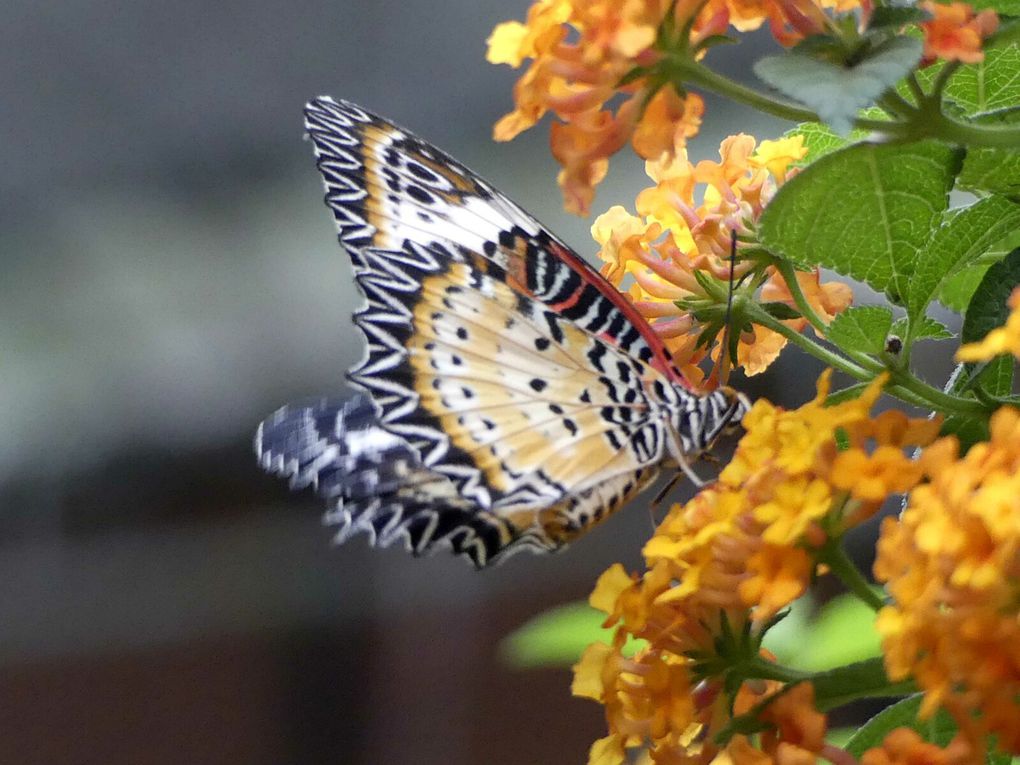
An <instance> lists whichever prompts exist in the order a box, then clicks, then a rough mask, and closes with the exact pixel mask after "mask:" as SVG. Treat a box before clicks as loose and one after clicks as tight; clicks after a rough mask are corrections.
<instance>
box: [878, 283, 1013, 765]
mask: <svg viewBox="0 0 1020 765" xmlns="http://www.w3.org/2000/svg"><path fill="white" fill-rule="evenodd" d="M1008 304H1009V307H1010V308H1011V309H1012V311H1011V313H1010V315H1009V316H1008V318H1007V320H1006V323H1005V324H1004V325H1003V326H1002V327H999V328H997V329H993V330H992V331H991V332H989V333H988V334H987V335H986V336H985V337H984V338H983V339H982V340H980V341H979V342H976V343H971V344H968V345H964V346H962V347H961V348H960V350H959V351H958V353H957V358H958V360H960V361H971V362H977V361H988V360H991V359H992V358H994V357H995V356H997V355H1000V354H1004V353H1009V354H1012V355H1013V356H1014V357H1016V358H1018V359H1020V288H1018V289H1016V290H1014V291H1013V293H1012V295H1011V296H1010V298H1009V301H1008ZM989 431H990V433H989V439H988V440H987V441H985V442H981V443H978V444H976V445H974V446H973V447H971V449H970V450H969V451H968V452H967V453H966V454H964V455H962V456H961V455H960V447H959V443H958V442H957V439H956V438H955V437H952V436H949V437H946V438H942V439H939V440H938V441H936V442H935V443H934V444H932V445H931V446H930V447H928V448H927V449H926V450H925V451H924V454H923V456H922V457H921V459H920V461H919V465H920V467H921V469H922V470H923V471H924V473H925V476H926V481H925V482H924V483H923V484H922V485H921V486H918V487H917V488H916V489H915V490H914V491H913V492H912V493H911V494H910V499H909V503H908V505H907V507H906V509H905V510H904V512H903V515H902V516H901V517H900V518H898V519H891V518H887V519H886V520H885V521H884V523H883V526H882V533H881V537H880V539H879V543H878V557H877V559H876V561H875V576H876V578H877V579H878V580H879V581H881V582H884V583H885V584H886V587H887V589H888V591H889V594H890V596H891V598H892V602H891V604H890V605H889V606H887V607H886V608H884V609H883V610H882V611H881V612H880V613H879V616H878V623H877V626H878V630H879V632H880V633H881V634H882V636H883V648H884V652H885V659H886V669H887V672H888V674H889V676H890V677H891V678H892V679H901V678H905V677H908V676H909V677H913V678H915V680H916V681H917V683H918V685H919V686H920V687H921V688H922V689H923V690H924V692H925V701H924V705H923V707H922V710H921V711H922V715H923V716H927V715H931V714H932V713H933V712H934V711H935V709H937V708H939V707H942V708H945V709H946V710H948V711H949V712H950V713H951V714H952V715H953V717H954V718H955V720H956V723H957V725H958V726H959V728H960V732H961V736H962V738H963V740H964V741H965V742H966V743H967V744H968V746H969V747H970V748H971V750H972V751H975V752H978V753H981V752H983V751H984V742H985V740H986V737H987V735H988V734H989V733H994V734H995V736H996V737H997V743H998V746H999V748H1001V749H1003V750H1004V751H1008V752H1012V753H1014V754H1016V753H1020V410H1017V409H1015V408H1014V407H1011V406H1004V407H1002V408H1000V409H999V410H998V411H997V412H995V414H993V415H992V418H991V420H990V422H989Z"/></svg>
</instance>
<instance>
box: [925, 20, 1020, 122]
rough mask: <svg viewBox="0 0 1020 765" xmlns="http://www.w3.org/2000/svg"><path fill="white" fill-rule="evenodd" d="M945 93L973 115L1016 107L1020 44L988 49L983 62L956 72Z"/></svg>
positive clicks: (1018, 93) (968, 114) (1019, 93)
mask: <svg viewBox="0 0 1020 765" xmlns="http://www.w3.org/2000/svg"><path fill="white" fill-rule="evenodd" d="M972 5H973V3H972ZM975 7H977V6H975ZM943 95H944V97H945V98H946V99H947V100H949V101H952V102H953V103H954V104H956V105H957V106H958V107H959V108H960V109H961V110H962V113H963V114H965V115H967V116H970V117H973V116H976V115H981V114H988V113H989V112H994V111H996V110H999V109H1006V108H1009V107H1011V106H1016V104H1017V102H1018V101H1020V46H1017V45H1002V46H993V47H992V48H990V49H988V50H986V51H985V60H984V61H982V62H981V63H978V64H966V65H965V66H961V67H960V68H959V69H958V70H957V71H956V73H955V74H954V75H953V76H952V77H951V78H950V79H949V82H948V83H947V84H946V88H945V90H944V91H943Z"/></svg>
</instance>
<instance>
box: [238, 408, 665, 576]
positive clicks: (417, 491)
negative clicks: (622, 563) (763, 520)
mask: <svg viewBox="0 0 1020 765" xmlns="http://www.w3.org/2000/svg"><path fill="white" fill-rule="evenodd" d="M255 451H256V454H257V455H258V458H259V463H260V464H261V465H262V467H263V468H264V469H265V470H267V471H268V472H271V473H274V474H276V475H279V476H281V477H285V478H289V479H290V484H291V487H292V488H295V489H300V488H305V487H309V486H311V487H313V488H314V489H315V490H316V493H318V494H319V495H321V496H323V497H325V498H326V500H327V501H328V503H329V509H328V510H327V512H326V516H325V520H326V522H327V523H328V524H330V525H331V526H333V527H335V528H336V536H335V539H336V541H337V542H338V543H340V542H343V541H345V540H346V539H348V538H349V537H350V536H352V535H353V534H356V533H364V534H367V535H368V537H369V540H370V541H371V542H372V543H373V544H376V545H379V546H381V547H387V546H389V545H391V544H393V543H395V542H401V543H403V544H404V546H405V547H406V548H407V549H408V550H409V551H410V552H412V553H414V554H416V555H420V554H423V553H427V552H431V551H432V550H433V549H436V548H437V547H442V546H446V547H449V548H450V549H451V550H453V551H454V552H455V553H458V554H462V555H465V556H466V557H468V558H469V559H471V560H472V561H473V562H474V564H475V565H476V566H479V567H482V566H485V565H487V564H490V563H492V562H494V561H496V560H498V559H499V558H501V557H502V556H505V555H506V554H507V553H509V552H513V551H516V550H520V549H528V548H530V549H535V550H546V551H548V550H554V549H556V548H558V547H560V546H562V545H563V544H564V543H566V542H567V541H569V540H570V539H571V538H573V537H574V536H576V535H577V534H578V533H580V532H581V531H583V530H584V529H585V528H587V527H588V526H589V525H591V524H592V523H594V522H597V521H598V520H600V519H601V518H602V517H604V516H605V515H608V514H609V513H611V512H613V511H614V510H616V509H617V508H618V507H619V506H620V505H621V504H623V502H625V501H626V500H627V499H628V498H629V497H630V496H632V495H633V494H634V493H635V492H636V491H639V490H640V489H641V488H642V487H643V486H644V485H646V484H647V483H648V481H649V480H651V479H652V478H653V477H654V471H643V472H642V473H640V474H637V475H634V476H621V477H618V478H616V479H613V480H611V481H608V482H606V483H605V484H602V485H600V486H598V487H595V488H593V489H592V490H589V491H587V492H583V493H581V494H580V495H578V496H575V497H570V498H568V499H565V500H563V501H562V502H560V503H558V504H557V505H554V506H550V507H547V508H544V509H543V510H541V511H532V512H524V511H522V512H518V513H517V514H516V515H514V516H512V517H502V516H500V515H499V514H496V513H493V512H489V511H486V510H483V509H482V508H480V507H478V506H477V504H475V503H473V502H471V501H470V500H467V499H465V498H463V497H461V496H460V494H459V493H458V492H457V490H456V488H455V487H454V485H453V483H452V481H451V480H450V479H449V478H447V477H446V476H444V475H441V474H439V473H436V472H434V471H432V470H429V469H428V468H426V467H424V466H423V465H422V464H421V461H420V459H419V457H418V453H417V451H416V450H415V449H413V448H411V447H410V446H409V445H408V444H407V443H406V442H405V441H404V440H403V439H401V438H399V437H398V436H395V435H393V434H392V433H390V432H389V431H387V430H386V429H385V428H383V427H381V426H380V424H379V420H378V413H377V410H376V407H375V406H374V405H373V404H372V401H371V399H370V398H369V397H368V396H365V395H357V396H355V397H353V398H351V399H349V400H347V401H339V400H335V399H320V400H317V401H311V402H308V403H301V404H293V405H290V406H286V407H283V408H282V409H280V410H278V411H277V412H274V413H273V414H272V415H270V416H269V417H267V418H266V419H265V421H264V422H263V423H262V424H261V425H260V426H259V428H258V432H257V434H256V437H255Z"/></svg>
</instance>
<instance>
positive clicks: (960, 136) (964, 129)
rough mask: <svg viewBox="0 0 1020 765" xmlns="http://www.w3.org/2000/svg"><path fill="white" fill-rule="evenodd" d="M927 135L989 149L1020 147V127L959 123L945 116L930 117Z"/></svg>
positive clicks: (934, 115)
mask: <svg viewBox="0 0 1020 765" xmlns="http://www.w3.org/2000/svg"><path fill="white" fill-rule="evenodd" d="M930 116H931V117H933V118H934V119H933V120H932V121H931V122H930V123H929V125H928V128H927V130H926V133H927V134H928V135H930V136H932V137H933V138H941V139H942V140H944V141H949V142H952V143H958V144H962V145H964V146H984V147H988V148H1001V149H1012V148H1016V147H1017V146H1020V125H978V124H974V123H968V122H959V121H958V120H955V119H953V118H952V117H949V116H947V115H945V114H933V115H930Z"/></svg>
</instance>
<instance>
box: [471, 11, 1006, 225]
mask: <svg viewBox="0 0 1020 765" xmlns="http://www.w3.org/2000/svg"><path fill="white" fill-rule="evenodd" d="M872 7H873V5H872V2H871V0H538V2H536V3H534V4H533V5H532V6H531V8H530V10H529V11H528V16H527V21H526V22H525V23H521V22H518V21H508V22H504V23H501V24H499V25H498V26H496V28H495V29H494V30H493V32H492V35H491V36H490V37H489V40H488V53H487V59H488V60H489V61H490V62H491V63H494V64H508V65H510V66H512V67H514V68H520V67H522V66H524V64H525V62H526V61H527V62H529V63H528V64H527V68H526V69H525V71H524V73H523V74H522V75H521V77H520V79H519V80H518V81H517V83H516V85H515V86H514V94H513V95H514V105H515V108H514V110H513V111H512V112H510V113H509V114H507V115H506V116H504V117H503V118H502V119H500V120H499V122H497V123H496V125H495V128H494V130H493V136H494V137H495V139H496V140H497V141H509V140H511V139H513V138H514V137H515V136H517V135H518V134H520V133H521V132H522V131H524V130H527V129H528V128H530V127H532V126H534V125H535V124H536V123H537V122H538V121H539V120H541V119H542V117H543V116H544V115H545V114H546V113H548V112H552V113H553V114H555V115H556V116H557V117H558V118H559V121H556V122H554V123H553V124H552V128H551V131H552V132H551V145H552V153H553V156H554V157H555V159H556V161H557V162H558V163H559V164H560V166H561V170H560V173H559V178H558V181H559V184H560V187H561V189H562V190H563V194H564V201H565V205H566V208H567V209H568V210H569V211H571V212H575V213H578V214H580V215H586V214H587V213H588V209H589V206H590V205H591V202H592V199H593V198H594V194H595V187H596V186H597V185H598V184H599V183H600V182H601V181H602V180H603V178H604V177H605V175H606V172H607V170H608V158H609V157H610V156H611V155H612V154H614V153H616V152H617V151H619V150H620V149H621V148H623V146H624V145H626V144H627V143H628V142H629V143H630V144H631V146H632V147H633V149H634V151H635V152H636V153H637V154H638V156H640V157H642V158H644V159H648V160H659V159H660V158H661V157H662V155H663V154H666V155H669V156H670V157H673V156H676V155H677V154H678V153H679V152H680V150H682V149H683V148H684V146H685V144H686V141H687V139H688V138H690V137H691V136H693V135H696V134H697V132H698V130H699V128H700V126H701V119H702V116H703V114H704V110H705V104H704V100H703V99H702V97H701V96H700V95H699V94H698V93H696V92H694V91H691V90H689V89H687V88H686V87H684V86H681V85H680V84H679V83H677V82H675V81H674V75H675V73H673V72H672V68H675V63H676V61H677V60H679V59H683V60H685V61H689V62H693V61H696V60H698V59H700V58H701V57H702V56H703V55H704V53H705V52H706V50H707V49H708V47H710V46H711V45H713V44H715V43H716V42H718V41H719V40H720V39H722V37H723V36H724V35H726V34H727V33H728V32H729V30H730V28H732V29H733V30H736V31H738V32H748V31H751V30H754V29H758V28H759V27H761V26H762V25H763V24H766V23H767V24H768V28H769V30H770V31H771V33H772V35H773V37H774V38H775V39H776V40H777V41H778V42H779V43H780V44H781V45H783V46H786V47H791V46H793V45H796V44H797V43H800V42H801V41H803V40H804V39H805V38H808V37H814V36H819V35H824V34H826V33H829V32H832V31H833V30H835V29H836V28H837V26H838V25H839V24H840V23H841V22H840V17H841V16H845V15H847V14H849V13H856V14H857V17H858V19H857V20H858V24H859V25H860V26H862V27H863V26H864V25H865V24H866V22H867V19H868V18H869V16H870V14H871V11H872ZM926 7H927V8H928V10H929V12H930V13H931V14H932V16H933V18H932V19H931V21H929V22H927V23H925V24H922V29H923V31H924V33H925V55H926V57H927V59H928V60H934V59H936V58H942V59H944V60H949V61H967V62H974V61H980V60H981V57H982V55H983V53H982V50H981V44H982V42H983V40H984V39H985V38H987V37H988V36H989V35H990V34H991V33H992V32H994V31H995V29H996V26H997V17H996V16H995V13H994V12H992V11H982V12H981V13H979V14H975V13H974V12H973V11H972V10H971V9H970V6H968V5H966V4H963V3H954V4H951V5H941V4H937V3H930V4H928V5H927V6H926ZM678 57H679V58H678Z"/></svg>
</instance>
